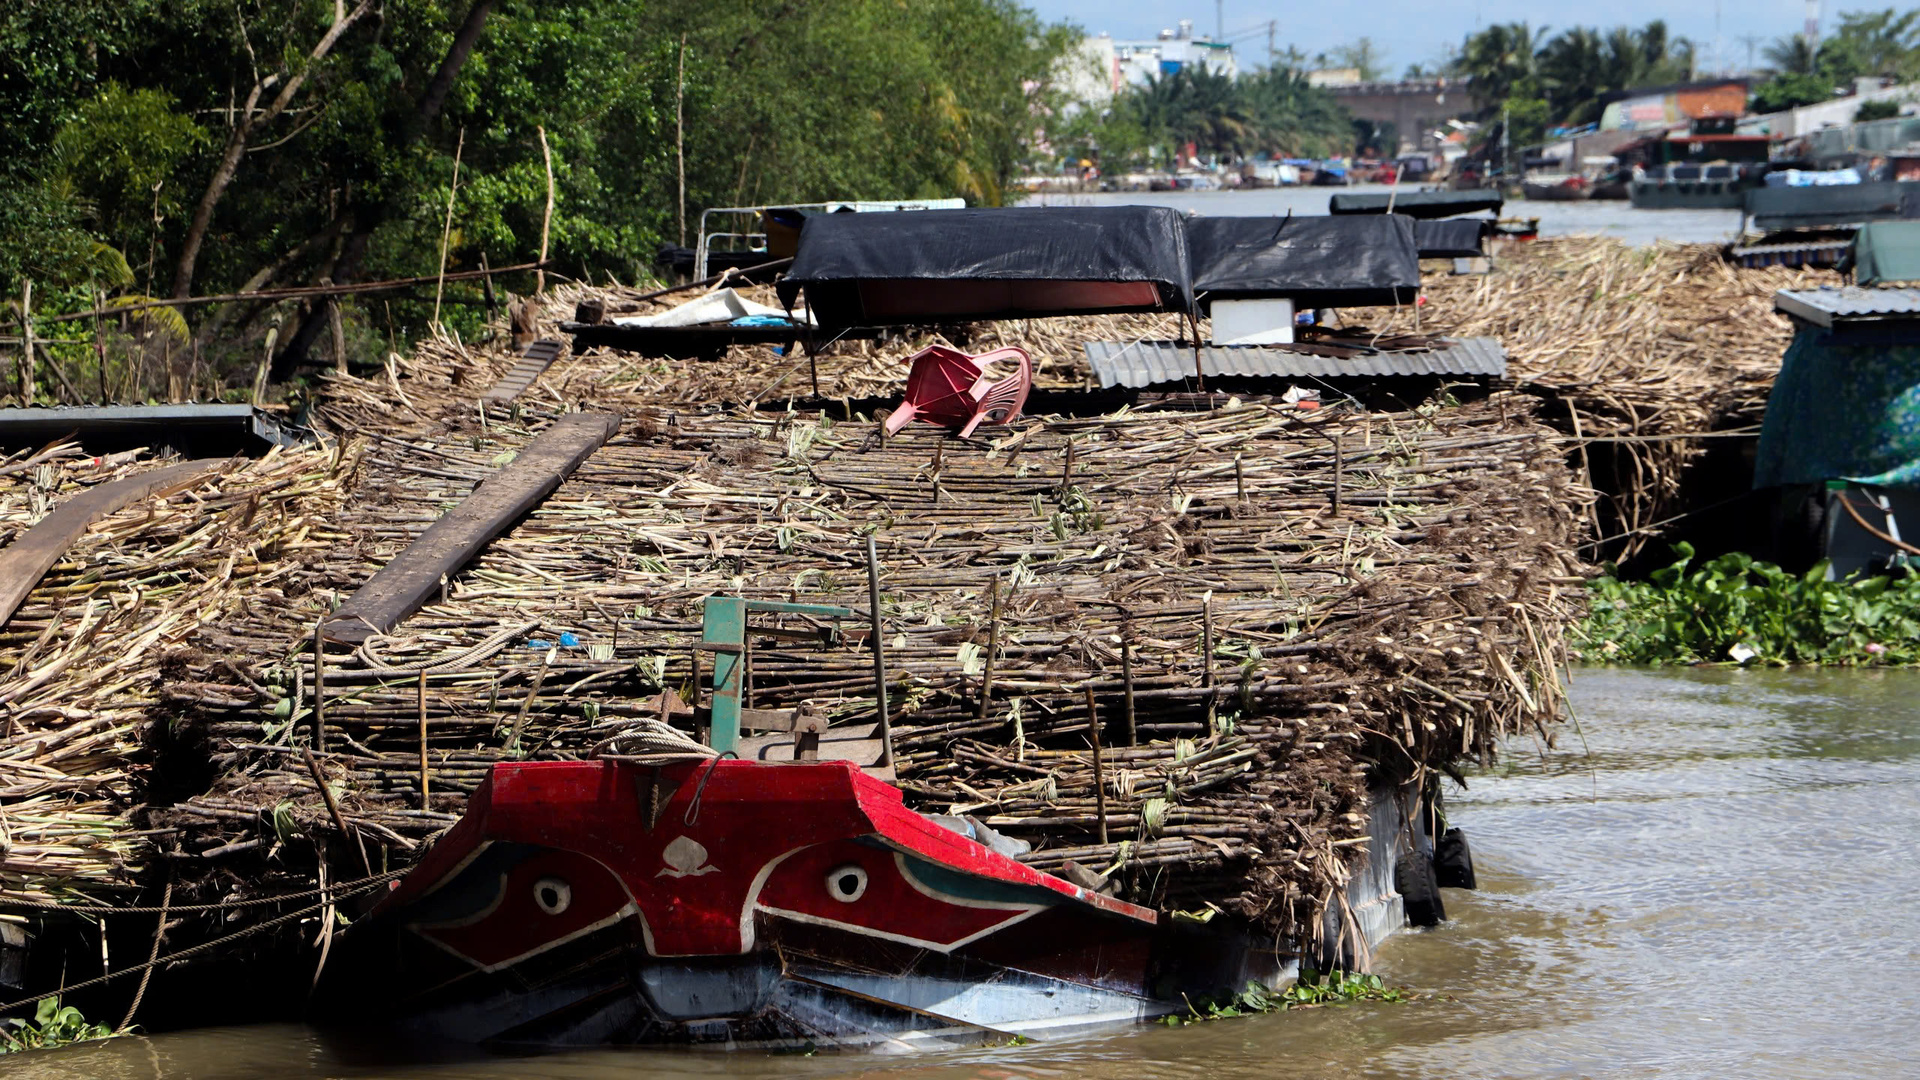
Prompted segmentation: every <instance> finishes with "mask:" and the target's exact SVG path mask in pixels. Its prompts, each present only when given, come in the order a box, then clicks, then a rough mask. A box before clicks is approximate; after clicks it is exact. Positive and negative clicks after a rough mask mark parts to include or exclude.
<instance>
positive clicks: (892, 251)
mask: <svg viewBox="0 0 1920 1080" xmlns="http://www.w3.org/2000/svg"><path fill="white" fill-rule="evenodd" d="M1190 280H1191V275H1190V272H1189V269H1188V265H1187V240H1186V229H1185V228H1184V224H1183V219H1182V217H1181V215H1180V214H1179V213H1178V212H1176V211H1174V210H1171V209H1168V208H1166V207H1162V206H1070V207H1069V206H1059V207H1050V206H1034V207H1025V206H1023V207H1011V208H1007V209H998V210H922V211H917V212H915V213H911V214H832V215H827V216H824V217H814V218H809V219H807V225H806V228H805V229H804V230H802V232H801V234H800V254H799V255H798V256H797V257H796V258H795V259H794V262H793V268H792V269H791V270H790V271H789V272H788V274H787V276H786V278H784V279H783V280H782V281H781V282H780V284H779V292H780V299H781V301H782V302H783V303H785V304H786V305H787V306H788V307H792V306H793V304H794V303H795V301H796V300H797V299H798V298H799V295H800V293H801V291H802V290H805V292H806V296H807V303H808V304H809V305H811V307H812V309H813V313H814V317H815V318H816V319H817V320H818V321H819V323H820V325H821V326H822V327H824V328H829V329H831V328H835V327H846V326H872V325H886V324H900V323H921V322H930V321H936V320H942V319H1027V318H1035V317H1039V316H1050V315H1090V314H1098V313H1103V312H1116V311H1152V310H1174V311H1187V310H1190V309H1191V307H1192V295H1193V294H1192V289H1191V284H1190Z"/></svg>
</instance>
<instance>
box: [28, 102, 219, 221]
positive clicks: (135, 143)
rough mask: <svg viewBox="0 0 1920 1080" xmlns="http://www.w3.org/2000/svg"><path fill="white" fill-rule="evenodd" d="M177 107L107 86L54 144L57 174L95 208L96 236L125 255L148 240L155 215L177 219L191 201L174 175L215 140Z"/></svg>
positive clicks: (82, 105) (80, 109)
mask: <svg viewBox="0 0 1920 1080" xmlns="http://www.w3.org/2000/svg"><path fill="white" fill-rule="evenodd" d="M173 106H174V102H173V97H172V95H170V94H168V93H167V92H166V91H164V90H155V89H140V90H129V89H127V88H126V87H124V86H122V85H120V84H119V83H116V82H110V83H108V84H107V85H106V86H105V87H104V88H103V89H101V91H100V92H99V93H98V94H96V95H94V96H93V97H92V98H90V99H88V100H86V101H84V102H82V103H80V105H79V106H78V107H77V108H76V109H75V111H74V115H73V118H72V119H70V120H68V121H67V123H66V125H65V126H63V127H62V128H61V129H60V131H59V133H58V134H57V135H55V136H54V139H53V158H54V163H53V165H52V168H53V169H54V170H56V171H57V173H58V175H61V176H63V177H64V178H65V179H66V180H67V182H68V183H70V184H71V185H72V187H73V190H74V191H75V193H76V194H77V195H78V196H79V197H80V198H82V199H84V200H86V202H87V203H88V205H90V206H91V207H92V209H93V214H92V218H93V227H94V230H95V231H96V232H97V233H99V234H100V235H102V236H104V237H106V238H107V242H108V243H110V244H113V245H115V246H117V247H119V248H121V249H123V250H125V249H129V248H131V247H132V246H133V245H134V244H136V243H138V242H140V241H144V240H146V239H147V238H148V236H149V235H150V234H151V232H152V231H153V230H154V229H155V228H156V227H157V225H156V222H155V221H154V218H155V216H156V214H157V215H159V216H160V217H161V219H162V221H164V220H165V219H168V218H177V217H178V216H179V215H180V213H181V210H182V204H183V201H184V200H186V199H190V198H191V197H192V195H193V194H194V193H192V192H189V191H188V190H187V188H186V186H185V185H184V184H181V183H179V182H178V180H177V179H176V171H177V170H178V169H179V168H180V166H181V165H182V164H184V163H185V162H186V161H187V160H188V159H189V158H190V157H192V156H193V155H194V154H195V153H196V152H198V151H201V150H204V149H206V148H207V146H208V145H209V144H210V143H211V141H212V139H211V137H210V136H209V135H208V133H207V131H206V130H205V129H204V128H202V127H201V126H200V125H199V124H197V123H195V122H194V121H193V119H192V118H191V117H188V116H182V115H180V114H179V113H177V112H175V111H174V108H173ZM142 246H144V245H142Z"/></svg>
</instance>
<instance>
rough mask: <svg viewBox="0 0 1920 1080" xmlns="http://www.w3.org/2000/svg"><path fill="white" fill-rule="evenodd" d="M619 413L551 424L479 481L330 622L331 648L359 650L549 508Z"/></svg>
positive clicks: (326, 630)
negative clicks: (344, 646) (520, 524)
mask: <svg viewBox="0 0 1920 1080" xmlns="http://www.w3.org/2000/svg"><path fill="white" fill-rule="evenodd" d="M620 419H621V418H620V416H619V414H617V413H604V412H592V413H572V414H570V415H568V416H564V417H561V418H560V419H559V420H556V421H554V424H553V426H552V427H549V428H548V429H547V430H545V431H543V432H541V433H540V434H539V436H537V437H536V438H535V439H534V440H533V441H532V442H530V443H528V444H527V445H526V447H525V448H524V449H522V450H521V451H520V454H519V456H518V457H516V458H514V459H513V462H512V463H511V464H509V465H507V467H505V468H503V469H501V470H500V471H499V472H497V473H495V474H493V475H492V476H491V477H488V478H487V479H486V480H483V481H481V483H480V486H479V487H477V488H475V489H474V491H473V494H471V495H469V496H467V497H466V499H465V500H463V501H462V502H461V503H460V505H459V506H456V507H454V508H453V509H452V510H449V511H447V513H446V514H445V516H443V517H441V519H440V520H438V521H436V522H434V523H433V524H432V525H429V526H428V527H427V531H426V532H424V533H422V534H421V535H420V538H419V539H418V540H415V541H414V542H413V543H412V544H411V545H409V546H408V547H407V549H406V550H405V551H402V552H401V553H400V554H399V555H397V556H395V557H394V559H393V561H392V562H389V563H388V564H387V565H385V566H383V567H381V568H380V570H379V571H378V572H377V573H375V574H374V575H373V577H372V578H370V579H369V580H368V581H367V583H366V584H365V585H362V586H360V589H359V591H357V592H355V593H354V594H353V595H352V596H350V597H348V598H347V602H346V603H344V604H342V605H340V609H339V610H338V611H336V612H334V613H333V616H332V618H330V619H328V620H327V622H326V624H325V626H324V627H323V628H322V630H321V633H322V635H323V636H324V637H326V638H327V640H329V641H335V642H341V643H344V644H349V645H357V644H359V643H361V642H363V641H365V640H367V639H368V638H370V637H373V636H375V635H377V634H384V633H387V632H388V631H390V630H392V629H393V628H394V627H395V626H398V625H399V624H400V623H401V621H402V620H404V619H406V617H407V616H409V615H412V614H413V613H414V612H416V611H418V610H420V607H421V605H423V604H425V603H426V602H427V599H428V598H429V597H431V596H432V595H433V594H434V593H436V592H438V591H439V590H440V579H441V578H442V577H445V576H449V575H452V574H453V573H455V572H456V571H458V570H459V569H460V568H461V567H463V566H465V565H466V564H467V563H469V562H471V561H472V560H473V558H474V556H476V555H478V554H480V551H481V549H483V548H485V547H486V546H487V545H488V544H489V543H492V542H493V539H494V538H495V537H497V536H499V535H500V534H501V533H504V532H506V531H507V530H508V529H509V528H512V527H513V524H514V522H516V521H519V520H520V518H522V517H523V516H525V515H526V514H527V513H529V512H530V511H532V510H533V508H534V507H536V506H539V505H540V504H541V503H542V502H544V501H546V498H547V496H549V495H551V494H553V492H554V489H556V488H558V487H559V486H560V482H561V481H563V480H565V479H566V478H567V477H568V476H570V475H572V473H573V471H574V470H575V469H577V468H579V467H580V463H581V462H583V461H585V460H587V458H588V456H590V455H591V454H592V453H593V452H594V451H595V450H598V449H600V447H601V446H602V445H603V444H604V443H605V442H606V441H607V440H608V439H610V438H612V437H613V435H614V433H615V432H617V431H619V430H620Z"/></svg>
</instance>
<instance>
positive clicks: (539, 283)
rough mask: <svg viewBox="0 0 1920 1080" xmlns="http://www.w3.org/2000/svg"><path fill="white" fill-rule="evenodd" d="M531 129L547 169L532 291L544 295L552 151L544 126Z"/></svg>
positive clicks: (550, 218) (489, 295) (489, 283)
mask: <svg viewBox="0 0 1920 1080" xmlns="http://www.w3.org/2000/svg"><path fill="white" fill-rule="evenodd" d="M533 130H535V131H537V132H539V133H540V161H541V163H542V164H543V165H545V166H546V169H547V205H546V209H544V210H542V211H541V213H540V265H541V267H542V269H539V270H536V271H534V275H533V293H534V295H535V296H540V295H544V294H545V293H546V291H547V271H546V270H545V269H544V268H545V267H546V265H547V237H548V236H549V235H550V233H551V230H552V228H553V151H552V150H551V149H550V148H549V147H548V146H547V129H546V128H544V127H535V128H534V129H533ZM683 184H684V181H683ZM485 262H486V260H485V258H484V257H482V259H481V264H482V266H483V267H484V266H485ZM487 306H488V308H489V309H491V308H492V306H493V279H492V278H488V279H487Z"/></svg>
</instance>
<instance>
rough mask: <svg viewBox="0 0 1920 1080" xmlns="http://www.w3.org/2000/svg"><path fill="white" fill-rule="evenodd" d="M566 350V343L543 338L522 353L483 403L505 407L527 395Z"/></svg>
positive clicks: (488, 392)
mask: <svg viewBox="0 0 1920 1080" xmlns="http://www.w3.org/2000/svg"><path fill="white" fill-rule="evenodd" d="M564 348H566V342H564V341H561V340H560V339H559V338H542V339H540V340H539V341H536V342H534V343H533V344H531V345H529V346H527V347H526V348H525V349H523V350H521V352H520V359H519V360H517V361H515V362H514V365H513V366H512V367H510V368H508V369H507V373H506V374H505V375H502V376H500V381H499V382H497V383H494V384H493V386H492V388H491V389H489V390H488V391H487V392H486V394H485V395H484V396H482V397H481V399H480V400H481V401H483V402H485V403H486V404H488V405H505V404H508V403H509V402H511V401H512V400H513V399H514V398H517V397H519V396H520V395H521V394H524V393H526V391H527V388H528V387H530V386H532V385H533V383H534V380H536V379H538V378H539V377H540V376H542V375H544V374H546V371H547V369H548V368H550V367H552V366H553V362H554V361H555V360H558V359H560V350H561V349H564Z"/></svg>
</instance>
